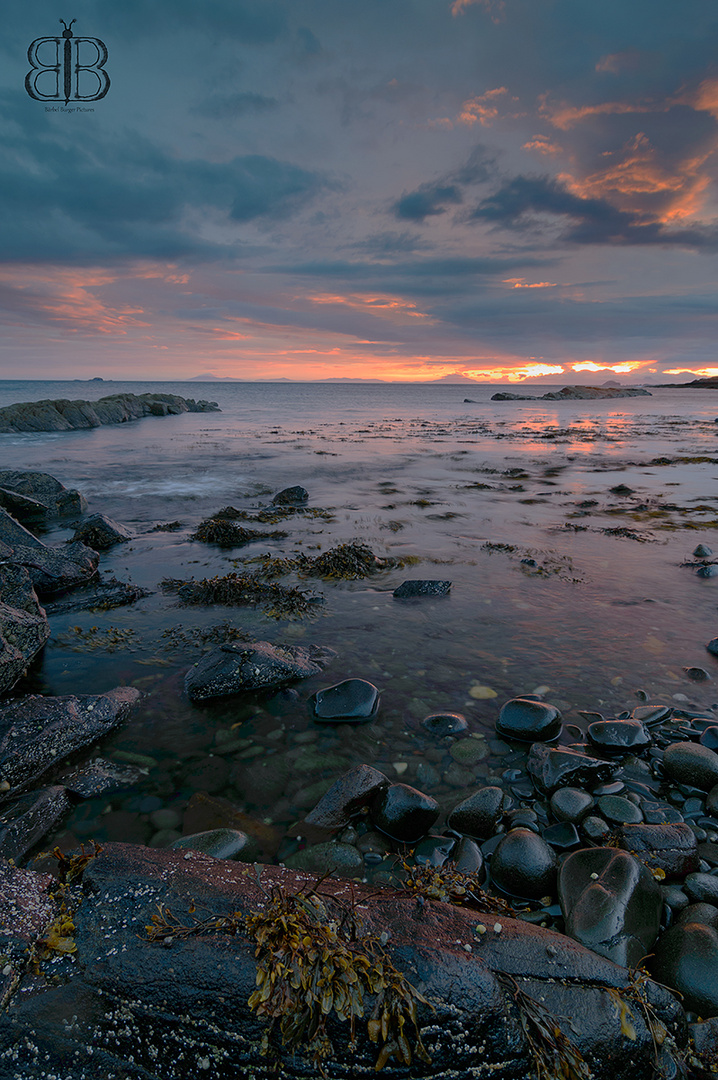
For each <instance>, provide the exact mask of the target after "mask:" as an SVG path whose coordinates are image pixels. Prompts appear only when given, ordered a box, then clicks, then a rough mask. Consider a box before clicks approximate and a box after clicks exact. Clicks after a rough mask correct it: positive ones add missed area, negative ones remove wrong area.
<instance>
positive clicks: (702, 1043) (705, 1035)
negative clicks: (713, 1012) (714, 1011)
mask: <svg viewBox="0 0 718 1080" xmlns="http://www.w3.org/2000/svg"><path fill="white" fill-rule="evenodd" d="M688 1031H689V1034H690V1040H691V1050H692V1052H693V1055H695V1057H697V1059H698V1061H697V1063H696V1064H699V1066H700V1068H702V1069H703V1072H704V1073H705V1074H706V1075H707V1076H713V1075H715V1074H716V1073H718V1016H712V1017H710V1019H708V1020H703V1021H701V1022H700V1023H696V1024H690V1026H689V1028H688Z"/></svg>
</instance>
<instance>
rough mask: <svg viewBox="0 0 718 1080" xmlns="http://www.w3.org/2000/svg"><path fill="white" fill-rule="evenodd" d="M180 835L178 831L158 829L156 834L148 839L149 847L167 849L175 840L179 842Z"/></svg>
mask: <svg viewBox="0 0 718 1080" xmlns="http://www.w3.org/2000/svg"><path fill="white" fill-rule="evenodd" d="M181 839H182V833H181V832H180V831H179V829H158V830H157V832H156V833H155V834H154V835H153V836H151V837H150V839H149V844H148V846H149V847H152V848H169V847H172V844H173V843H174V842H175V840H181Z"/></svg>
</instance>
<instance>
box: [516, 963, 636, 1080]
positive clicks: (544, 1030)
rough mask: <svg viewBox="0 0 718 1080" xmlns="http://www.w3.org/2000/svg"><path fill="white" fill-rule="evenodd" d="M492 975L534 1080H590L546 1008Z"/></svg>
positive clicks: (579, 1057) (573, 1047)
mask: <svg viewBox="0 0 718 1080" xmlns="http://www.w3.org/2000/svg"><path fill="white" fill-rule="evenodd" d="M495 975H496V978H497V979H498V981H499V982H500V983H501V984H502V986H503V987H504V989H505V990H506V991H507V992H508V993H510V994H511V996H512V997H513V1000H514V1003H515V1005H516V1007H517V1009H518V1013H519V1019H520V1022H521V1027H522V1029H523V1033H524V1035H525V1037H526V1042H527V1043H528V1047H529V1051H530V1053H531V1057H532V1058H533V1060H534V1065H535V1066H536V1075H537V1077H538V1080H558V1078H559V1077H560V1078H561V1080H591V1076H592V1075H593V1074H592V1073H591V1070H590V1069H589V1067H588V1065H587V1064H586V1061H585V1060H584V1058H583V1056H582V1054H581V1051H580V1050H579V1049H578V1047H577V1046H576V1045H575V1044H574V1043H572V1042H571V1040H570V1039H569V1038H568V1037H567V1036H566V1035H564V1033H563V1031H562V1030H561V1028H560V1027H559V1025H558V1021H557V1019H556V1017H555V1016H554V1015H553V1014H552V1013H551V1012H549V1010H548V1009H547V1008H546V1006H545V1005H542V1004H541V1002H540V1001H537V1000H536V999H535V998H532V997H531V996H530V994H527V993H526V991H525V990H522V989H521V987H520V986H519V984H518V983H517V982H516V980H515V979H514V978H512V976H511V975H507V974H504V973H501V972H495ZM634 1037H635V1036H634Z"/></svg>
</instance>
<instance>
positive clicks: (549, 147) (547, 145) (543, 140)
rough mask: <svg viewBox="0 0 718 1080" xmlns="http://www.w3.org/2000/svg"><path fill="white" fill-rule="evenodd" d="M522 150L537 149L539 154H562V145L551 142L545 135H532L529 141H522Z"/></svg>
mask: <svg viewBox="0 0 718 1080" xmlns="http://www.w3.org/2000/svg"><path fill="white" fill-rule="evenodd" d="M521 149H522V150H537V151H538V153H539V154H562V153H563V152H564V151H563V147H561V146H559V145H558V143H552V142H551V141H550V139H549V138H548V136H547V135H534V137H533V139H531V141H530V142H527V143H524V144H523V146H522V147H521Z"/></svg>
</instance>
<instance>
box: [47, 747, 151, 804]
mask: <svg viewBox="0 0 718 1080" xmlns="http://www.w3.org/2000/svg"><path fill="white" fill-rule="evenodd" d="M141 776H142V770H141V769H140V768H138V766H137V765H123V764H121V762H119V761H107V759H106V758H101V757H98V758H95V759H94V760H93V761H90V762H89V763H88V764H87V765H83V766H80V767H79V768H76V769H72V770H71V771H70V772H63V773H61V774H60V775H59V776H56V777H55V782H56V783H58V784H62V786H63V787H64V788H65V789H66V790H67V791H69V792H70V794H71V795H75V796H76V797H77V798H78V799H95V798H97V796H98V795H109V794H110V792H114V791H122V789H123V788H127V787H132V785H133V784H136V783H137V781H138V780H139V779H140V777H141Z"/></svg>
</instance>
